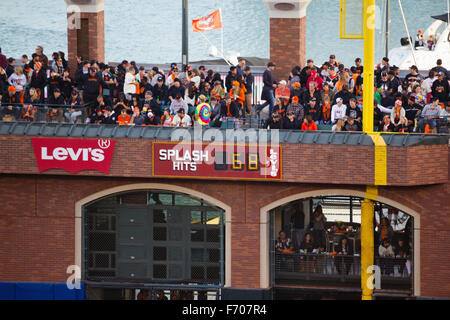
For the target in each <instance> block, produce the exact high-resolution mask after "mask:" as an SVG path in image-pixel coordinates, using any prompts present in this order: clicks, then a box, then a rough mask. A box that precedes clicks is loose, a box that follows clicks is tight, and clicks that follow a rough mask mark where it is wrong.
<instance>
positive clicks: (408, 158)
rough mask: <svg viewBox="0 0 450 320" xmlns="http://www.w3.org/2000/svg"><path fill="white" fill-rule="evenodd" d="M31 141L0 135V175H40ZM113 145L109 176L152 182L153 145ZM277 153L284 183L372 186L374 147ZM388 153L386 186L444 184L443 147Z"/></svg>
mask: <svg viewBox="0 0 450 320" xmlns="http://www.w3.org/2000/svg"><path fill="white" fill-rule="evenodd" d="M31 138H32V137H30V136H16V135H12V136H6V135H3V136H2V135H0V173H12V174H16V173H19V174H38V173H39V171H38V169H37V166H36V160H35V156H34V153H33V147H32V143H31ZM69 139H70V138H69ZM115 141H116V146H115V150H114V156H113V160H112V162H111V169H110V173H109V175H108V176H110V177H123V178H151V177H152V143H153V142H154V141H155V140H150V139H115ZM281 149H282V176H283V177H282V182H295V183H323V184H330V183H331V184H345V185H370V184H373V183H374V181H375V178H374V166H375V164H374V147H371V146H355V145H320V144H288V143H282V144H281ZM387 150H388V152H387V154H388V156H387V172H388V179H387V183H388V185H391V186H414V185H429V184H437V183H446V182H447V181H448V167H449V165H448V164H449V159H448V146H447V145H430V146H416V147H388V148H387ZM431 159H432V161H431ZM356 173H357V174H356ZM42 174H52V175H67V172H65V171H63V170H60V169H51V170H48V171H45V172H43V173H42ZM77 175H80V176H103V173H100V172H97V171H84V172H80V173H78V174H77Z"/></svg>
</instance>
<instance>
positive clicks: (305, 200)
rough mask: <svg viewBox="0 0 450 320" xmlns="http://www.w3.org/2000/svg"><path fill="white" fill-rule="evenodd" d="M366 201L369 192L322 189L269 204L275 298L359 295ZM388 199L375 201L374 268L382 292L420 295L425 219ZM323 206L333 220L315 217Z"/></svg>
mask: <svg viewBox="0 0 450 320" xmlns="http://www.w3.org/2000/svg"><path fill="white" fill-rule="evenodd" d="M363 199H364V193H363V192H358V191H351V190H347V191H345V190H344V191H343V190H318V191H314V192H309V193H305V194H303V195H292V196H290V197H287V198H285V199H280V200H279V201H277V202H275V203H272V204H270V205H267V206H265V207H264V208H262V209H261V221H262V228H261V239H262V242H261V243H262V245H261V265H262V266H266V268H265V269H264V268H262V270H261V286H262V287H265V288H273V290H274V291H273V292H274V298H275V299H277V298H281V299H305V298H308V297H314V298H315V299H317V298H319V299H320V298H337V299H339V298H343V297H344V294H345V295H346V296H345V298H350V299H351V298H354V299H359V298H360V294H361V293H360V288H361V264H360V259H361V258H360V254H361V245H360V221H361V220H360V219H361V203H362V201H363ZM385 200H387V199H384V198H379V199H378V201H375V202H374V207H375V218H374V244H375V247H374V253H375V255H374V266H375V267H376V268H378V269H377V272H378V271H379V273H380V280H381V281H380V282H379V284H380V287H375V290H374V295H375V297H377V298H382V297H384V296H387V295H389V296H390V297H391V298H393V297H403V298H404V297H408V296H411V295H417V291H418V288H419V279H418V277H417V271H418V270H417V269H418V268H419V267H420V266H419V263H418V261H419V257H418V252H419V245H418V243H419V239H418V230H419V226H420V217H419V216H418V215H417V214H416V213H414V212H411V211H408V210H407V208H405V207H404V206H402V205H399V204H397V203H395V202H393V201H389V200H387V201H385ZM386 202H387V203H386ZM318 207H321V208H322V211H323V215H324V217H325V218H326V221H325V220H322V219H319V220H317V219H315V218H316V216H315V215H314V213H315V212H317V208H318ZM411 213H412V214H411ZM382 225H383V227H382ZM344 238H345V239H346V240H342V239H344ZM385 238H388V239H389V242H388V241H383V240H384V239H385ZM342 241H343V242H342ZM383 243H384V244H383ZM342 244H344V245H342ZM263 250H264V251H263Z"/></svg>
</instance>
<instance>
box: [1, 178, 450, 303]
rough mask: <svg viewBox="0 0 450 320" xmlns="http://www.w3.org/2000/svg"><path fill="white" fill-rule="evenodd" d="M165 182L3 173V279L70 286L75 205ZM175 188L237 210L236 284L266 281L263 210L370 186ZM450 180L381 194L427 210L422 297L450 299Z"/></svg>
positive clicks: (187, 184) (212, 184)
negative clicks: (296, 198)
mask: <svg viewBox="0 0 450 320" xmlns="http://www.w3.org/2000/svg"><path fill="white" fill-rule="evenodd" d="M144 182H153V183H158V182H160V183H167V180H163V179H142V178H141V179H122V178H107V177H103V178H100V177H82V176H71V177H69V176H52V175H41V176H37V175H3V176H0V200H1V202H2V207H1V209H0V265H1V266H2V267H1V268H0V281H42V282H64V281H65V280H66V278H67V274H66V273H65V272H66V268H67V266H68V265H71V264H73V263H74V218H73V217H74V208H75V203H76V201H78V200H80V199H83V198H85V197H87V196H89V195H91V194H93V193H96V192H99V191H101V190H105V189H109V188H112V187H116V186H121V185H127V184H135V183H144ZM172 184H175V185H178V186H181V187H184V188H188V189H192V190H196V191H198V192H201V193H204V194H207V195H209V196H211V197H213V198H215V199H217V200H219V201H222V202H224V203H225V204H227V205H229V206H230V207H231V211H232V217H231V232H232V239H231V248H232V249H231V250H232V252H231V256H232V263H231V265H232V267H231V268H232V269H231V278H232V286H233V287H237V288H258V287H259V285H260V283H259V281H260V253H259V246H260V241H259V236H260V225H259V222H260V208H261V207H263V206H266V205H268V204H270V203H272V202H274V201H275V200H278V199H281V198H284V197H287V196H290V195H295V194H299V193H304V192H308V191H314V190H320V189H324V188H325V189H330V188H333V189H334V188H345V189H347V190H348V189H350V190H355V191H360V192H361V191H362V192H363V191H364V190H365V188H364V187H363V186H352V185H349V186H345V187H343V186H342V185H339V184H330V185H319V184H298V183H271V184H268V183H264V182H233V181H224V182H221V181H209V180H207V181H201V182H199V181H198V180H176V181H173V182H172ZM448 195H449V189H448V183H446V184H440V185H431V186H421V187H408V188H406V187H384V188H381V189H380V196H383V197H385V198H388V199H391V200H393V201H397V202H399V203H402V204H403V205H405V206H407V207H408V208H411V209H412V210H415V211H417V212H418V213H420V216H421V226H420V242H421V251H420V255H421V270H420V277H421V278H420V280H421V296H424V297H449V296H450V284H448V283H447V281H442V280H443V279H449V278H450V270H449V269H448V268H447V266H448V264H449V263H450V256H449V255H448V251H449V249H450V215H449V204H448Z"/></svg>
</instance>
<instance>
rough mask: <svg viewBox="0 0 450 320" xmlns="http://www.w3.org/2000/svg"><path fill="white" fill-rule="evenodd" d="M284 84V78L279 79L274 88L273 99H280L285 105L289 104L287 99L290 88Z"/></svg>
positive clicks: (289, 94) (289, 95)
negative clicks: (276, 86)
mask: <svg viewBox="0 0 450 320" xmlns="http://www.w3.org/2000/svg"><path fill="white" fill-rule="evenodd" d="M286 84H287V83H286V81H285V80H281V81H280V82H279V86H278V88H277V89H276V90H275V99H280V100H281V101H282V102H283V105H285V106H287V105H288V104H289V99H290V98H291V89H289V88H288V87H287V86H286Z"/></svg>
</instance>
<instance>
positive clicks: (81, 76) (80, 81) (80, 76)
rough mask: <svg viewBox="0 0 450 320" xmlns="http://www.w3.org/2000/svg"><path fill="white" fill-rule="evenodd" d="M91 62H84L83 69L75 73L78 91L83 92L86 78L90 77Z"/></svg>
mask: <svg viewBox="0 0 450 320" xmlns="http://www.w3.org/2000/svg"><path fill="white" fill-rule="evenodd" d="M90 67H91V65H90V64H89V62H86V61H83V62H82V63H81V67H80V68H79V69H78V70H77V72H76V73H75V84H76V86H77V89H78V90H83V86H84V81H85V78H86V77H87V76H88V75H89V68H90Z"/></svg>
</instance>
